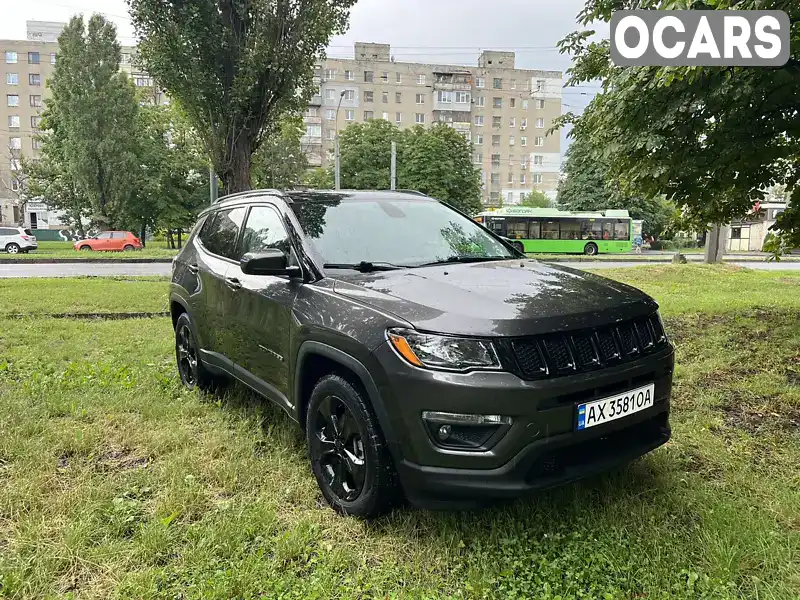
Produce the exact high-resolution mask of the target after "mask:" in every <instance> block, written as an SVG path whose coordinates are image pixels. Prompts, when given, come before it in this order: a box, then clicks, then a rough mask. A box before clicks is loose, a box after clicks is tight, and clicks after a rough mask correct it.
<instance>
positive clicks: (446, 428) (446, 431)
mask: <svg viewBox="0 0 800 600" xmlns="http://www.w3.org/2000/svg"><path fill="white" fill-rule="evenodd" d="M449 437H450V425H442V426H441V427H439V439H440V440H442V441H444V440H446V439H447V438H449Z"/></svg>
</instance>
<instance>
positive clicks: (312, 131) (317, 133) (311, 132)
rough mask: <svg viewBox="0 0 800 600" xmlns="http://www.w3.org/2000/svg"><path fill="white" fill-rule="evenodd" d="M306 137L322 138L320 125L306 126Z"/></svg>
mask: <svg viewBox="0 0 800 600" xmlns="http://www.w3.org/2000/svg"><path fill="white" fill-rule="evenodd" d="M306 135H307V136H308V137H322V125H315V124H313V123H311V124H308V125H306Z"/></svg>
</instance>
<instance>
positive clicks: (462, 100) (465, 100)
mask: <svg viewBox="0 0 800 600" xmlns="http://www.w3.org/2000/svg"><path fill="white" fill-rule="evenodd" d="M456 102H457V103H458V104H469V102H470V98H469V92H456Z"/></svg>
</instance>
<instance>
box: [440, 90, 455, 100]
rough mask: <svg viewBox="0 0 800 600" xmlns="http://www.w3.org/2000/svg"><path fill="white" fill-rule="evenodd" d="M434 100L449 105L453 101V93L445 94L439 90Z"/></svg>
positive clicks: (445, 92)
mask: <svg viewBox="0 0 800 600" xmlns="http://www.w3.org/2000/svg"><path fill="white" fill-rule="evenodd" d="M436 100H437V101H438V102H447V103H450V102H452V101H453V92H447V91H444V90H439V91H438V92H437V93H436Z"/></svg>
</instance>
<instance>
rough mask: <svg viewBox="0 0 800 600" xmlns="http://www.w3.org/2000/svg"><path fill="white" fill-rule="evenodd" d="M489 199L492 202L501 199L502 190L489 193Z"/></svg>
mask: <svg viewBox="0 0 800 600" xmlns="http://www.w3.org/2000/svg"><path fill="white" fill-rule="evenodd" d="M489 200H491V201H492V202H498V201H499V200H500V192H491V193H490V194H489Z"/></svg>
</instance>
